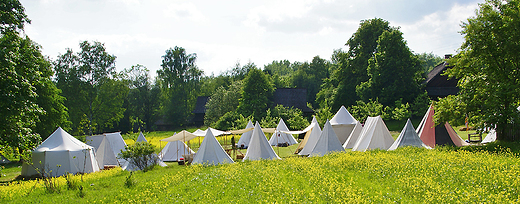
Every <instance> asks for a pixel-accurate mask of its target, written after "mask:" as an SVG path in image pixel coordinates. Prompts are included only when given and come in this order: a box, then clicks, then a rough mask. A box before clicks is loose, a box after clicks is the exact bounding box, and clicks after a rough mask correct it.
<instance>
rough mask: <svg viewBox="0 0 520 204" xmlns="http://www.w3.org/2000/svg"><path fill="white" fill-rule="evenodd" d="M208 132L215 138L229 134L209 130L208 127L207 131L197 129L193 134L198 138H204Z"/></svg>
mask: <svg viewBox="0 0 520 204" xmlns="http://www.w3.org/2000/svg"><path fill="white" fill-rule="evenodd" d="M208 130H210V131H211V133H212V134H213V136H215V137H216V136H220V135H224V134H229V132H226V131H222V130H217V129H213V128H210V127H208V129H206V130H200V129H197V130H195V132H193V134H194V135H197V136H199V137H204V136H205V135H206V132H207V131H208Z"/></svg>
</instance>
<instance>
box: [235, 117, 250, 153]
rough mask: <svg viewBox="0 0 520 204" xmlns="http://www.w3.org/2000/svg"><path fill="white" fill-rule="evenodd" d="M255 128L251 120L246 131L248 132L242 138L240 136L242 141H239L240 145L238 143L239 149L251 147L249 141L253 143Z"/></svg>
mask: <svg viewBox="0 0 520 204" xmlns="http://www.w3.org/2000/svg"><path fill="white" fill-rule="evenodd" d="M254 127H255V126H253V123H252V122H251V120H250V121H249V122H247V126H246V129H247V130H248V131H246V132H243V134H242V136H240V139H239V140H238V143H237V147H244V148H247V146H248V145H249V141H251V136H252V135H253V128H254ZM234 134H240V133H234Z"/></svg>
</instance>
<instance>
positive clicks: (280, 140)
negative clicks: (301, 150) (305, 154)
mask: <svg viewBox="0 0 520 204" xmlns="http://www.w3.org/2000/svg"><path fill="white" fill-rule="evenodd" d="M286 131H289V128H287V125H285V122H284V121H283V119H281V118H280V122H278V126H277V127H276V131H275V133H274V134H273V136H271V139H269V144H270V145H271V146H277V145H278V146H281V145H282V144H287V145H293V144H296V143H298V142H297V141H296V139H294V137H293V136H292V135H291V134H288V133H285V132H286Z"/></svg>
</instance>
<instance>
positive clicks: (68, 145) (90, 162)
mask: <svg viewBox="0 0 520 204" xmlns="http://www.w3.org/2000/svg"><path fill="white" fill-rule="evenodd" d="M31 159H32V164H33V166H30V165H28V164H26V163H24V165H23V167H22V175H23V176H32V175H35V174H38V172H37V171H36V169H35V168H39V169H45V172H47V173H49V174H50V175H46V176H62V175H64V174H65V173H67V172H68V173H72V174H75V173H80V172H81V173H91V172H95V171H99V166H98V162H97V161H96V158H95V156H94V148H93V147H91V146H89V145H87V144H85V143H83V142H81V141H79V140H78V139H76V138H74V137H72V136H71V135H70V134H69V133H67V132H65V131H64V130H63V129H61V127H59V128H58V129H56V131H54V133H52V134H51V135H50V136H49V137H48V138H47V139H46V140H45V141H43V143H42V144H41V145H40V146H38V147H37V148H36V149H35V150H34V151H32V157H31Z"/></svg>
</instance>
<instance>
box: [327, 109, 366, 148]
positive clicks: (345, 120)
mask: <svg viewBox="0 0 520 204" xmlns="http://www.w3.org/2000/svg"><path fill="white" fill-rule="evenodd" d="M358 123H359V122H358V121H357V120H356V119H355V118H354V117H352V115H350V113H349V112H348V110H347V109H346V108H345V106H341V108H339V110H338V112H337V113H336V115H334V117H332V119H330V124H331V125H332V128H333V129H334V132H335V133H336V135H337V136H338V139H339V141H340V142H341V144H344V143H345V142H346V141H347V139H348V137H349V136H350V133H352V130H354V127H355V126H356V124H358Z"/></svg>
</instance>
